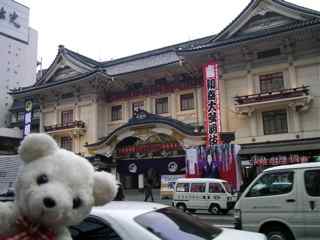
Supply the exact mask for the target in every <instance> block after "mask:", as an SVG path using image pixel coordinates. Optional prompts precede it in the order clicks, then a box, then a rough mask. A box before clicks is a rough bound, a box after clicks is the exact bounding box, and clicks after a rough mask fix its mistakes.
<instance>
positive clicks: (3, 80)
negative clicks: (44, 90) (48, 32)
mask: <svg viewBox="0 0 320 240" xmlns="http://www.w3.org/2000/svg"><path fill="white" fill-rule="evenodd" d="M37 39H38V36H37V32H36V31H35V30H33V29H31V28H30V27H29V8H28V7H26V6H24V5H21V4H20V3H18V2H15V1H13V0H0V56H1V57H0V127H6V126H8V124H9V117H10V114H9V111H8V110H9V109H10V107H11V105H12V98H11V96H10V95H9V94H7V93H8V92H9V90H10V89H15V88H20V87H24V86H30V85H32V84H34V82H35V80H36V65H37Z"/></svg>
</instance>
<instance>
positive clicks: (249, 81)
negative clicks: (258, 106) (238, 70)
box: [247, 63, 256, 95]
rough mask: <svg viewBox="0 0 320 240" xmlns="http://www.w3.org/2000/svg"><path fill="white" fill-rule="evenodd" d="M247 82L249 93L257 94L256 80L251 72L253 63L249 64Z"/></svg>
mask: <svg viewBox="0 0 320 240" xmlns="http://www.w3.org/2000/svg"><path fill="white" fill-rule="evenodd" d="M247 71H248V72H247V84H248V95H251V94H255V92H256V89H255V82H254V77H253V75H252V72H251V64H250V63H248V64H247Z"/></svg>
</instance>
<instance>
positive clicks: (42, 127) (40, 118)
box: [39, 106, 44, 133]
mask: <svg viewBox="0 0 320 240" xmlns="http://www.w3.org/2000/svg"><path fill="white" fill-rule="evenodd" d="M39 115H40V116H39V132H41V133H42V132H44V125H43V122H44V119H43V117H44V115H43V112H42V108H41V106H40V114H39Z"/></svg>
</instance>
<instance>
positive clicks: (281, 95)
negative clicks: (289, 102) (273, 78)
mask: <svg viewBox="0 0 320 240" xmlns="http://www.w3.org/2000/svg"><path fill="white" fill-rule="evenodd" d="M308 95H309V86H302V87H297V88H290V89H283V90H279V91H274V92H266V93H258V94H252V95H246V96H236V97H234V101H235V105H238V106H241V105H245V104H252V103H259V102H267V101H274V100H279V99H290V98H296V97H303V96H308Z"/></svg>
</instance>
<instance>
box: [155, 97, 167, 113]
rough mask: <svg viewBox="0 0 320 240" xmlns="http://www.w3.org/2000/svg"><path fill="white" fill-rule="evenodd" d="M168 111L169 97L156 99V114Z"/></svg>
mask: <svg viewBox="0 0 320 240" xmlns="http://www.w3.org/2000/svg"><path fill="white" fill-rule="evenodd" d="M161 113H168V98H167V97H164V98H158V99H156V114H161Z"/></svg>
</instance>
